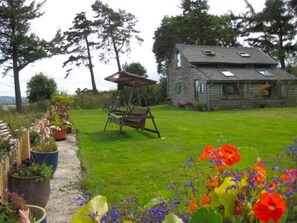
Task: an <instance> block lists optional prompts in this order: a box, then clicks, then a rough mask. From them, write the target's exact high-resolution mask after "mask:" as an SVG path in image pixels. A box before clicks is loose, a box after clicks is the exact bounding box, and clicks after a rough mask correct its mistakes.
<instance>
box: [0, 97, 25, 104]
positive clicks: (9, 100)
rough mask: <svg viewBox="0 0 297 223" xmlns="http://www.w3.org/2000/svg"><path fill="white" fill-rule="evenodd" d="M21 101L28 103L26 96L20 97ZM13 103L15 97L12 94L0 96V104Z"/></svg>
mask: <svg viewBox="0 0 297 223" xmlns="http://www.w3.org/2000/svg"><path fill="white" fill-rule="evenodd" d="M22 103H24V104H25V103H28V99H27V98H24V97H23V98H22ZM13 104H15V98H14V97H12V96H0V105H13Z"/></svg>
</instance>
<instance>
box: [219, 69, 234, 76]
mask: <svg viewBox="0 0 297 223" xmlns="http://www.w3.org/2000/svg"><path fill="white" fill-rule="evenodd" d="M220 72H221V74H223V75H224V76H225V77H235V74H233V73H232V72H231V71H230V70H220Z"/></svg>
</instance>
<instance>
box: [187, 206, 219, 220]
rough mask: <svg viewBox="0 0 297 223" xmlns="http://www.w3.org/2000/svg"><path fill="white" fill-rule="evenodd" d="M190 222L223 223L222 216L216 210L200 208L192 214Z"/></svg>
mask: <svg viewBox="0 0 297 223" xmlns="http://www.w3.org/2000/svg"><path fill="white" fill-rule="evenodd" d="M191 217H192V219H191V221H190V223H195V222H203V223H222V222H223V219H222V216H221V215H220V214H219V213H217V212H216V211H215V210H212V209H207V208H200V209H198V210H197V211H195V212H194V213H193V214H192V215H191Z"/></svg>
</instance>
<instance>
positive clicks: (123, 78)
mask: <svg viewBox="0 0 297 223" xmlns="http://www.w3.org/2000/svg"><path fill="white" fill-rule="evenodd" d="M116 76H117V77H116ZM105 80H108V81H112V82H114V83H117V84H118V87H119V89H121V90H123V88H122V87H123V86H130V87H132V88H134V87H139V86H145V85H149V84H155V83H156V82H155V81H153V80H149V79H147V78H144V77H140V76H137V75H134V74H131V73H128V72H126V71H121V72H117V73H115V74H113V75H111V76H109V77H106V78H105ZM123 93H124V92H123ZM130 93H131V92H130ZM131 94H132V93H131ZM124 98H125V101H126V103H125V106H126V109H125V111H120V110H113V111H110V112H109V113H108V117H107V121H106V124H105V127H104V131H106V128H107V125H108V124H109V123H114V124H117V125H119V133H118V138H119V137H120V134H121V133H122V130H123V127H124V126H128V127H131V128H135V129H137V130H145V131H149V132H152V133H156V134H157V135H158V137H159V138H160V132H159V130H158V129H157V126H156V123H155V121H154V116H153V115H152V113H151V110H150V108H149V107H148V105H147V106H146V107H131V106H130V100H131V95H130V97H129V99H128V100H127V97H124ZM146 104H147V103H146ZM147 119H150V120H151V121H152V123H153V128H148V127H146V120H147Z"/></svg>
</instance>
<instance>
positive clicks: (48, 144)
mask: <svg viewBox="0 0 297 223" xmlns="http://www.w3.org/2000/svg"><path fill="white" fill-rule="evenodd" d="M51 134H52V132H51V129H50V123H49V120H47V119H42V120H40V121H38V122H37V123H36V124H35V125H33V126H32V127H31V128H30V131H29V136H30V144H31V146H30V151H31V158H32V160H34V161H35V162H36V163H40V164H42V163H45V164H47V165H50V166H52V176H53V175H54V173H55V171H56V169H57V166H58V155H59V151H58V145H57V143H56V141H55V140H54V139H53V138H52V135H51Z"/></svg>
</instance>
